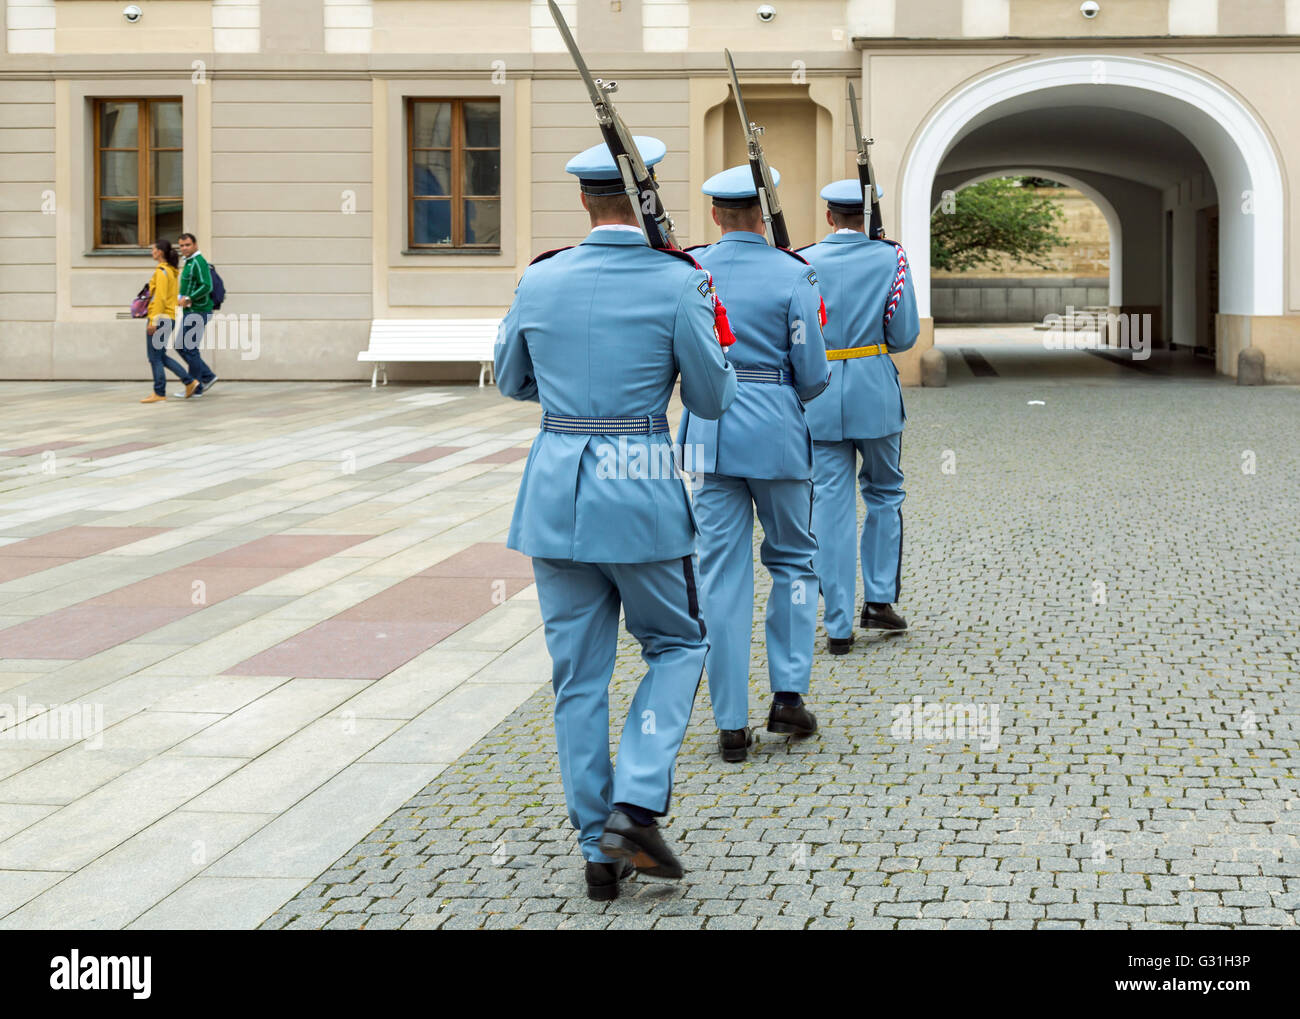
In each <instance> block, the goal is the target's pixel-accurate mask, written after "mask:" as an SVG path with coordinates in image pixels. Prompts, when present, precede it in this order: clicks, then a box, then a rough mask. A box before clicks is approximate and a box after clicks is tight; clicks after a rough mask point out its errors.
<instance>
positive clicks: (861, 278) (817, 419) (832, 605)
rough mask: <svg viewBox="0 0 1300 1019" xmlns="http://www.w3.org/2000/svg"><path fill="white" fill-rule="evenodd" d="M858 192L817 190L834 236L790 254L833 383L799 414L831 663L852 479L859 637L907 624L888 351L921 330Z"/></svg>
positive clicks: (899, 427)
mask: <svg viewBox="0 0 1300 1019" xmlns="http://www.w3.org/2000/svg"><path fill="white" fill-rule="evenodd" d="M862 190H863V189H862V185H861V183H860V182H859V181H858V180H854V179H849V180H839V181H836V182H835V183H834V184H829V185H827V186H826V187H825V188H823V189H822V192H821V197H822V198H824V199H825V200H826V202H827V211H826V222H827V223H829V224H830V226H831V228H832V232H831V233H830V234H828V235H827V236H826V237H825V238H824V239H823V240H821V241H820V242H819V243H817V244H813V245H811V246H809V247H807V248H802V249H800V251H801V253H802V254H803V255H804V257H805V258H807V259H808V261H809V262H811V263H812V264H813V266H814V267H816V269H817V275H818V278H819V279H820V281H821V286H822V294H823V295H824V297H825V299H826V314H827V322H826V347H827V351H826V356H827V358H829V359H830V362H831V384H830V388H829V389H828V390H827V391H826V393H825V394H824V395H823V396H822V398H821V399H820V400H818V401H817V402H816V403H815V404H813V405H812V406H811V407H810V408H809V409H808V426H809V428H811V429H812V436H813V453H814V460H815V470H814V473H813V480H814V486H815V490H816V493H817V495H816V498H815V499H814V500H813V532H814V533H815V534H816V535H817V538H818V541H819V544H820V548H819V551H818V553H817V560H816V562H817V576H818V578H819V580H820V582H821V592H822V597H823V598H824V599H825V603H826V611H825V623H826V634H827V650H828V651H829V652H830V653H831V654H833V655H842V654H847V653H848V652H849V650H850V649H851V648H852V647H853V610H854V600H855V599H854V594H855V590H856V587H857V578H856V576H855V572H856V571H855V569H854V567H855V565H856V556H855V554H854V538H855V537H856V534H855V531H856V526H857V513H856V511H855V506H856V502H857V500H855V499H854V497H853V475H854V474H855V473H856V474H857V476H858V484H859V486H860V487H861V490H862V500H863V502H864V503H866V507H867V519H866V522H865V523H864V525H863V528H862V539H861V553H862V581H863V586H864V589H865V604H864V605H863V608H862V616H861V619H860V624H861V625H862V626H863V627H864V628H868V629H879V630H905V629H907V621H906V620H905V619H904V618H903V617H902V616H900V615H899V614H898V613H897V612H896V611H895V610H894V608H893V604H894V602H896V601H898V595H899V584H900V580H901V576H902V562H903V514H902V505H903V473H902V470H901V468H900V467H899V453H900V450H901V448H902V447H901V443H902V438H903V434H902V433H903V421H904V420H905V417H906V415H905V414H904V412H903V392H902V390H901V389H900V388H899V385H898V369H896V368H895V367H894V362H893V360H892V359H891V358H890V357H889V356H888V355H889V354H890V353H899V352H901V351H904V350H908V349H910V348H911V346H912V345H913V344H914V343H916V337H917V334H918V333H919V331H920V322H919V319H918V318H917V314H916V294H915V293H914V291H913V290H912V280H911V278H910V276H909V275H908V273H907V257H906V255H905V254H904V252H903V249H902V247H901V246H899V245H896V244H894V243H893V242H892V241H880V240H871V239H869V238H868V237H867V235H866V232H865V227H864V220H865V217H864V215H863V201H862ZM876 193H877V195H879V194H880V191H879V189H877V192H876ZM859 456H861V457H862V464H861V467H860V468H859V467H858V463H857V458H858V457H859Z"/></svg>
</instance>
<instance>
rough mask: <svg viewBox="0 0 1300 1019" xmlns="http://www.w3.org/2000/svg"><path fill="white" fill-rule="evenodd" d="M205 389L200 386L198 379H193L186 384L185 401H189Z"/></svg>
mask: <svg viewBox="0 0 1300 1019" xmlns="http://www.w3.org/2000/svg"><path fill="white" fill-rule="evenodd" d="M202 388H203V387H202V386H200V385H199V382H198V379H191V380H190V381H189V382H187V383H185V399H187V400H188V399H189V398H190V397H191V396H193V395H194V394H195V393H197V392H198V391H199V390H200V389H202Z"/></svg>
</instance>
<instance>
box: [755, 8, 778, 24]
mask: <svg viewBox="0 0 1300 1019" xmlns="http://www.w3.org/2000/svg"><path fill="white" fill-rule="evenodd" d="M754 13H755V14H757V15H758V20H759V21H761V22H763V23H764V24H766V23H767V22H769V21H771V20H772V19H773V18H775V17H776V8H775V7H773V6H772V5H771V4H759V5H758V10H757V11H755V12H754Z"/></svg>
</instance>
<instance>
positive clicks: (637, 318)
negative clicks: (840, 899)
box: [496, 137, 736, 900]
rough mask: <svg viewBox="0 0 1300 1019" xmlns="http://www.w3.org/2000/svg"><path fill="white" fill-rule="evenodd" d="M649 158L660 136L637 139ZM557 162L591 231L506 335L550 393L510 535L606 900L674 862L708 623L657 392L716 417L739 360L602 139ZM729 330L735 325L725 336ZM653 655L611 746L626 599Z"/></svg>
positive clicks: (506, 358) (520, 392) (522, 294)
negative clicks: (625, 882) (675, 797)
mask: <svg viewBox="0 0 1300 1019" xmlns="http://www.w3.org/2000/svg"><path fill="white" fill-rule="evenodd" d="M636 144H637V147H638V149H639V151H640V153H641V156H642V158H643V159H644V161H645V164H646V165H647V166H653V165H654V164H655V163H657V162H659V161H660V160H661V159H663V157H664V151H665V149H664V145H663V143H662V142H660V141H658V140H656V139H654V138H647V137H640V138H637V139H636ZM565 169H566V170H567V171H568V172H569V173H571V174H574V175H575V176H576V177H577V178H578V179H579V182H580V189H581V197H582V205H583V208H585V209H586V210H587V212H588V214H589V215H590V218H591V226H592V229H591V233H590V234H588V236H587V238H586V239H585V240H584V241H583V242H582V243H581V244H579V245H578V246H577V247H573V248H565V249H561V250H559V251H555V252H547V253H546V254H544V255H542V256H540V257H539V258H537V259H535V260H534V261H533V263H532V265H531V266H530V267H529V268H528V270H527V271H526V272H525V274H524V276H523V278H522V279H521V280H520V281H519V286H518V289H517V290H516V291H515V299H514V303H513V304H512V305H511V306H510V311H509V313H508V314H507V315H506V318H505V321H504V322H503V323H502V327H501V332H500V335H499V337H498V340H497V351H496V375H497V386H498V387H499V388H500V390H501V392H502V393H504V394H505V395H507V396H511V397H513V398H515V399H517V400H536V401H538V402H540V403H541V405H542V408H543V413H542V426H541V427H542V430H541V432H540V433H539V434H538V436H537V439H536V440H535V441H534V442H533V446H532V449H531V451H530V452H529V455H528V461H527V464H526V465H525V468H524V476H523V480H522V482H521V483H520V487H519V498H518V501H517V502H516V503H515V513H514V519H513V521H512V522H511V525H510V536H509V540H508V544H509V546H510V547H511V548H513V549H517V550H519V551H520V552H523V553H524V554H525V555H528V556H532V557H533V572H534V576H535V578H536V581H537V594H538V599H539V601H540V603H541V611H542V617H543V619H544V621H545V627H546V646H547V649H548V650H549V651H550V655H551V661H552V663H553V671H552V685H553V686H554V689H555V740H556V748H557V751H558V756H559V760H560V774H561V777H562V779H563V782H564V796H565V801H566V803H567V806H568V811H569V819H570V821H572V823H573V826H574V827H575V828H576V829H577V830H578V841H579V844H580V846H581V849H582V854H583V856H584V857H585V858H586V861H587V863H586V880H587V894H588V895H589V896H590V897H591V898H592V899H597V900H608V899H613V898H616V897H617V895H618V883H619V881H621V880H622V879H623V878H625V877H627V876H629V875H630V874H631V873H634V872H635V870H640V872H641V873H643V874H646V875H650V876H653V877H666V878H680V877H681V876H682V873H683V872H682V867H681V864H680V863H679V862H678V860H677V857H676V856H675V855H674V853H673V851H672V850H671V849H670V848H669V847H668V845H667V844H666V843H665V841H664V839H663V836H662V835H661V833H660V832H659V829H658V827H657V825H656V823H655V818H657V817H663V816H664V815H665V814H666V813H667V811H668V803H669V797H670V794H671V791H672V783H673V768H674V765H675V763H676V759H677V752H678V750H679V748H680V747H681V743H682V739H683V737H684V736H685V734H686V726H687V723H688V722H689V720H690V714H691V707H692V705H693V703H694V700H695V691H696V689H697V688H698V686H699V682H700V677H701V674H702V671H703V669H704V661H705V653H706V651H707V650H708V643H707V641H706V640H705V629H704V623H703V620H702V619H701V617H700V613H699V607H698V603H697V595H696V584H695V575H694V569H693V562H692V553H693V552H694V548H695V525H694V522H693V519H692V516H691V509H690V505H689V501H688V498H687V492H686V486H685V483H684V481H683V479H682V477H681V475H680V474H679V473H678V472H677V470H676V468H675V467H674V466H673V455H672V447H671V443H670V441H669V438H668V420H667V418H666V416H665V413H664V412H665V410H666V408H667V406H668V401H669V398H670V397H671V396H672V392H673V383H674V381H675V380H676V378H677V376H678V373H679V372H680V374H681V395H682V402H683V403H684V404H685V405H686V406H687V407H688V408H689V409H690V411H691V412H692V413H693V414H694V415H696V416H697V417H699V418H701V419H709V418H716V417H717V416H718V415H719V414H721V413H722V412H723V411H724V410H725V409H726V408H727V406H728V405H729V404H730V403H731V401H732V399H733V398H734V397H735V394H736V378H735V375H734V374H733V372H732V369H731V367H730V366H729V365H728V364H727V362H726V359H725V358H724V357H723V354H722V348H721V346H720V344H719V339H718V334H717V332H715V326H714V322H715V312H716V310H717V309H716V301H715V300H714V299H713V295H712V291H711V285H710V279H709V275H708V273H707V272H705V271H704V270H702V269H701V268H700V267H699V266H698V264H696V263H695V261H694V260H693V259H692V258H691V257H690V256H689V255H686V254H685V253H683V252H680V251H662V250H656V249H654V248H651V247H650V246H649V244H648V243H647V242H646V238H645V236H644V235H643V234H642V232H641V229H640V227H639V226H638V225H637V224H638V220H637V217H636V214H635V211H634V209H633V207H632V205H631V204H630V202H629V200H628V197H627V195H626V194H625V190H624V184H623V181H622V180H621V178H620V174H619V170H618V167H617V165H616V164H615V162H614V160H613V158H612V156H611V155H610V151H609V149H608V147H607V146H606V145H605V144H604V143H602V144H600V145H596V146H594V147H592V148H590V149H588V150H586V151H585V152H582V153H580V154H579V155H577V156H575V157H574V158H573V159H571V160H570V161H569V163H568V165H567V166H566V167H565ZM724 338H725V337H724ZM620 604H621V605H622V607H623V610H624V614H625V617H626V620H627V628H628V630H629V631H630V632H631V633H632V634H633V635H634V636H635V637H636V638H637V640H638V641H640V643H641V654H642V657H643V658H644V659H645V662H646V664H647V666H648V671H647V673H646V675H645V677H644V678H643V679H642V680H641V683H640V685H639V686H638V687H637V691H636V695H635V696H634V697H633V699H632V707H631V710H630V712H629V713H628V716H627V719H626V721H625V722H624V725H623V734H622V740H621V742H620V744H619V751H618V768H617V770H615V769H614V768H613V766H612V765H611V763H610V756H609V681H610V676H611V674H612V672H613V668H614V654H615V649H616V645H617V640H618V620H619V606H620Z"/></svg>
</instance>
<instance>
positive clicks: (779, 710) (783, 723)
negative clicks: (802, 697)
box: [767, 701, 817, 736]
mask: <svg viewBox="0 0 1300 1019" xmlns="http://www.w3.org/2000/svg"><path fill="white" fill-rule="evenodd" d="M767 731H768V732H781V733H785V734H787V735H790V736H811V735H812V734H813V733H815V732H816V731H817V716H816V715H814V714H813V713H812V712H811V711H809V710H808V705H806V704H803V703H802V702H801V703H799V704H782V703H780V702H779V701H773V702H772V710H771V711H769V712H768V713H767Z"/></svg>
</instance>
